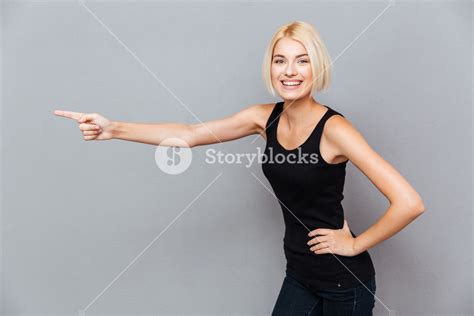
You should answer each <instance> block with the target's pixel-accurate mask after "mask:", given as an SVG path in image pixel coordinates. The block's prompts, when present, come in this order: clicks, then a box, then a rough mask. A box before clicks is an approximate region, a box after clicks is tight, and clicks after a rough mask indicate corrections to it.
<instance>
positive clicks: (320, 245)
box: [307, 219, 357, 257]
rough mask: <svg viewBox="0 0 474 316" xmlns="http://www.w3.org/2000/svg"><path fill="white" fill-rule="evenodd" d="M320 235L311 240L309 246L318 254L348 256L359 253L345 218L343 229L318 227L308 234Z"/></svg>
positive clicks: (311, 235)
mask: <svg viewBox="0 0 474 316" xmlns="http://www.w3.org/2000/svg"><path fill="white" fill-rule="evenodd" d="M316 235H319V236H317V237H315V238H313V239H311V240H310V241H308V243H307V244H308V246H312V247H311V248H310V251H311V252H314V253H315V254H317V255H320V254H323V253H332V254H335V255H341V256H346V257H353V256H355V255H357V253H356V251H355V249H354V242H355V238H354V237H352V234H351V231H350V229H349V225H348V224H347V221H346V220H345V219H344V226H343V227H342V228H341V229H329V228H318V229H315V230H313V231H311V232H310V233H309V234H308V236H310V237H313V236H316Z"/></svg>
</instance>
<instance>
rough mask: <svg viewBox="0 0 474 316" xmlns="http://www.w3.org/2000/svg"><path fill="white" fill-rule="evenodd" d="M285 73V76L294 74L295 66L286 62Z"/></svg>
mask: <svg viewBox="0 0 474 316" xmlns="http://www.w3.org/2000/svg"><path fill="white" fill-rule="evenodd" d="M285 74H286V75H287V76H291V75H296V70H295V67H294V66H293V64H292V63H288V66H287V67H286V71H285Z"/></svg>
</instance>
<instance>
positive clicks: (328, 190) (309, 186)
mask: <svg viewBox="0 0 474 316" xmlns="http://www.w3.org/2000/svg"><path fill="white" fill-rule="evenodd" d="M283 103H284V102H278V103H276V104H275V106H274V108H273V111H272V113H271V114H270V117H269V118H268V121H267V123H266V128H267V129H266V135H267V143H266V147H265V152H264V160H263V161H262V170H263V173H264V175H265V176H266V178H267V179H268V181H269V182H270V184H271V186H272V189H273V191H274V192H275V195H276V197H277V198H278V200H279V204H280V206H281V208H282V211H283V219H284V222H285V235H284V238H283V249H284V253H285V257H286V261H287V264H286V273H288V274H289V275H291V276H292V277H294V278H295V279H297V280H299V281H300V282H301V283H303V284H305V285H307V286H308V287H310V288H313V289H315V290H342V289H348V288H351V287H354V286H357V285H360V282H365V281H367V280H369V278H371V277H372V276H374V275H375V270H374V266H373V263H372V260H371V257H370V255H369V253H368V252H367V251H364V252H362V253H360V254H358V255H357V256H353V257H346V256H340V255H335V254H331V253H328V254H320V255H317V254H315V253H313V252H311V251H310V250H309V248H310V246H308V245H307V242H308V241H309V240H310V239H311V238H314V237H309V236H308V233H309V231H312V230H314V229H316V228H330V229H341V228H342V227H343V224H344V210H343V207H342V204H341V201H342V200H343V198H344V195H343V193H342V192H343V188H344V179H345V175H346V164H347V161H344V162H340V163H335V164H330V163H328V162H326V161H325V160H324V159H323V158H322V157H321V153H320V149H319V143H320V140H321V135H322V131H323V127H324V124H325V123H326V121H327V120H328V119H329V118H330V117H331V116H332V115H341V116H343V115H342V114H340V113H339V112H336V111H335V110H333V109H331V108H330V107H329V106H326V108H327V111H326V112H325V114H324V116H323V117H322V118H321V119H320V121H319V122H318V124H317V125H316V127H315V128H314V130H313V131H312V132H311V134H310V136H309V137H308V138H307V139H306V141H305V142H304V143H303V144H301V145H300V146H299V147H297V148H295V149H291V150H288V149H285V148H284V147H283V146H282V145H281V144H280V143H279V142H278V140H277V136H276V131H277V127H278V122H279V118H280V113H281V112H282V110H283ZM343 117H344V116H343ZM305 155H306V156H305ZM304 157H306V158H304ZM298 159H299V160H298ZM351 234H352V236H353V237H356V235H355V234H354V233H353V232H352V231H351ZM354 275H355V276H354ZM356 277H357V278H356ZM358 279H359V280H358Z"/></svg>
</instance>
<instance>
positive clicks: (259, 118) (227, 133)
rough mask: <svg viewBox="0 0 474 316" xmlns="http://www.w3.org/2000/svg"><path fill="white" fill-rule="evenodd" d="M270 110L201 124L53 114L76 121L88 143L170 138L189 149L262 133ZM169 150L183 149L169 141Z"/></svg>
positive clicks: (259, 106) (255, 107)
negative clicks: (170, 147)
mask: <svg viewBox="0 0 474 316" xmlns="http://www.w3.org/2000/svg"><path fill="white" fill-rule="evenodd" d="M266 112H268V106H266V105H264V104H257V105H252V106H249V107H246V108H244V109H243V110H241V111H239V112H237V113H235V114H233V115H230V116H227V117H225V118H222V119H218V120H213V121H208V122H205V123H199V124H181V123H156V124H145V123H129V122H118V121H110V120H108V119H106V118H105V117H103V116H101V115H99V114H97V113H90V114H85V113H80V112H70V111H59V110H57V111H54V114H56V115H58V116H63V117H67V118H71V119H74V120H76V121H77V122H78V123H79V128H80V129H81V131H82V132H83V135H84V139H85V140H107V139H122V140H128V141H134V142H140V143H146V144H151V145H160V144H161V143H162V142H163V141H164V140H166V139H170V138H176V139H180V140H182V141H184V142H186V144H188V145H189V147H196V146H201V145H208V144H214V143H218V142H226V141H230V140H234V139H238V138H242V137H245V136H248V135H251V134H256V133H262V132H263V128H264V127H263V126H264V122H265V118H266V117H265V115H266ZM165 145H166V146H178V147H179V146H182V145H183V144H182V143H181V142H173V141H167V142H165Z"/></svg>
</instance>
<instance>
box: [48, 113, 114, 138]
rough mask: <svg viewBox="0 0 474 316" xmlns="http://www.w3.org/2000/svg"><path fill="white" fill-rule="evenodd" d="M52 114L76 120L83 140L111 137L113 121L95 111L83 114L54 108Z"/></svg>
mask: <svg viewBox="0 0 474 316" xmlns="http://www.w3.org/2000/svg"><path fill="white" fill-rule="evenodd" d="M54 114H55V115H58V116H63V117H67V118H70V119H73V120H76V121H77V123H78V124H79V129H80V130H81V131H82V134H83V135H84V140H108V139H112V131H113V122H111V121H109V120H108V119H106V118H105V117H103V116H101V115H99V114H97V113H89V114H85V113H79V112H70V111H60V110H56V111H54Z"/></svg>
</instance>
